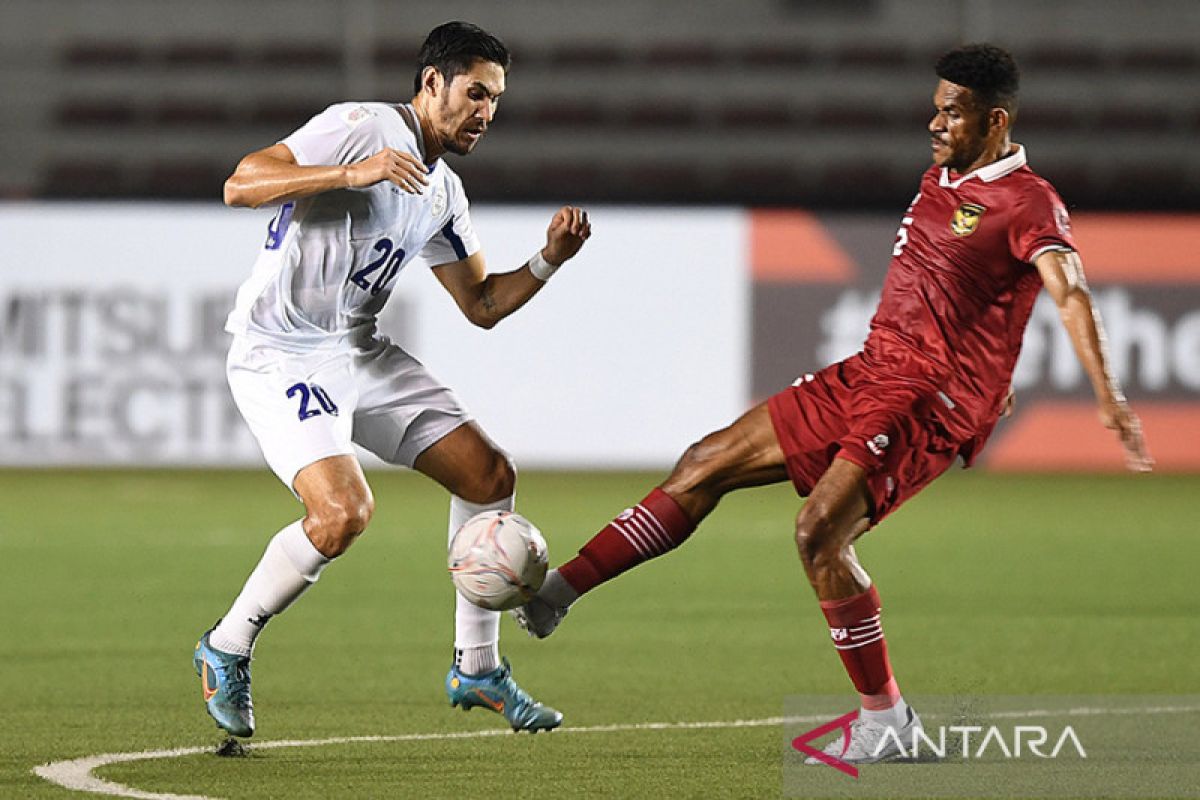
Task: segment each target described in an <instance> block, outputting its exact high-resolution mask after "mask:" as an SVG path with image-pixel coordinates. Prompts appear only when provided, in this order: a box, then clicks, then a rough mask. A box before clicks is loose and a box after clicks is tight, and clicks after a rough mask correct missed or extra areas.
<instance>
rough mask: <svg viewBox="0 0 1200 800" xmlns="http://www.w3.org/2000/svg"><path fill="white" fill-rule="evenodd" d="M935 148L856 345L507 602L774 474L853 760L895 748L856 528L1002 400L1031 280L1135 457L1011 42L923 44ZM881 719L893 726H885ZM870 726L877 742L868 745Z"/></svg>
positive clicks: (992, 415) (1145, 458)
mask: <svg viewBox="0 0 1200 800" xmlns="http://www.w3.org/2000/svg"><path fill="white" fill-rule="evenodd" d="M936 72H937V75H938V77H939V79H940V80H939V82H938V84H937V88H936V90H935V92H934V96H933V104H934V115H933V119H932V120H931V121H930V123H929V131H930V133H931V134H932V142H931V147H932V151H933V165H932V166H931V167H930V168H929V170H928V171H926V173H925V174H924V176H923V177H922V179H921V185H920V191H919V192H918V193H917V195H916V197H915V198H914V199H913V202H912V204H911V205H910V206H909V208H908V210H907V211H906V212H905V214H904V217H903V219H902V220H901V223H900V229H899V231H898V232H897V235H896V241H895V245H894V247H893V249H892V260H891V264H890V266H889V269H888V273H887V278H886V280H885V282H884V286H883V294H882V297H881V298H880V302H879V308H878V310H877V311H876V313H875V317H874V318H873V319H872V321H871V330H870V334H869V335H868V337H867V340H866V342H865V344H864V345H863V349H862V351H861V352H859V353H857V354H855V355H853V356H851V357H850V358H848V359H846V360H845V361H841V362H839V363H837V364H833V365H831V366H829V367H826V368H825V369H823V370H821V371H819V372H816V373H814V374H809V375H805V376H804V377H803V378H801V379H800V380H798V381H796V383H795V384H793V385H792V386H791V387H790V388H788V389H785V390H784V391H782V392H780V393H779V394H776V395H775V396H773V397H771V398H770V399H769V400H767V402H765V403H762V404H760V405H758V406H756V407H755V408H753V409H751V410H750V411H749V412H747V413H746V414H745V415H744V416H742V417H741V418H740V419H738V420H737V421H736V422H734V423H733V424H732V425H731V426H729V427H728V428H725V429H724V430H720V431H717V432H715V433H712V434H710V435H708V436H706V437H704V438H703V439H701V440H700V441H699V442H697V443H696V444H693V445H692V446H691V447H690V448H688V450H687V451H686V452H685V453H684V454H683V457H682V458H681V459H680V461H679V463H678V464H677V465H676V466H675V468H674V470H673V471H672V473H671V475H670V476H669V477H668V478H667V479H666V481H665V482H663V483H662V484H661V485H660V486H659V487H658V488H656V489H654V491H652V492H651V493H650V494H649V495H647V496H646V497H645V498H644V499H642V500H641V501H640V502H639V503H637V504H636V505H634V506H633V507H632V508H629V509H626V510H625V511H623V512H622V513H621V514H620V515H619V516H618V517H617V518H616V519H615V520H613V521H612V522H611V523H610V524H609V525H608V526H606V527H605V528H604V529H603V530H602V531H600V532H599V533H598V534H596V536H594V537H593V538H592V539H591V541H589V542H588V543H587V544H585V545H584V546H583V548H582V550H580V552H579V555H578V556H577V557H575V558H574V559H573V560H571V561H569V562H567V563H566V564H564V565H562V566H561V567H560V568H559V569H557V570H554V571H552V572H551V573H550V574H549V575H548V576H547V579H546V583H545V585H544V586H543V587H542V589H541V590H540V591H539V592H538V594H537V595H536V596H535V597H534V598H533V599H532V600H531V601H530V602H529V603H528V604H526V605H524V606H522V607H521V608H519V609H517V610H516V611H515V616H516V617H517V620H518V622H520V623H521V625H522V626H523V627H525V628H526V629H527V630H528V631H530V632H531V633H532V634H534V635H535V636H538V637H545V636H548V635H549V634H550V633H551V632H552V631H553V630H554V629H555V628H556V627H557V625H558V624H559V622H561V620H562V618H563V616H564V615H565V614H566V612H567V609H568V607H569V606H570V605H571V604H572V603H573V602H575V601H576V600H577V599H578V598H579V596H580V595H583V594H585V593H586V592H588V591H591V590H592V589H594V588H595V587H596V586H598V585H599V584H601V583H603V582H605V581H608V580H611V579H612V578H614V577H616V576H617V575H619V574H621V573H622V572H625V571H626V570H628V569H630V568H632V567H634V566H636V565H638V564H640V563H642V562H643V561H647V560H649V559H651V558H654V557H656V556H660V555H663V554H664V553H666V552H668V551H669V550H671V549H673V548H675V547H677V546H678V545H680V544H681V543H683V541H684V540H685V539H687V537H688V536H689V535H690V534H691V532H692V531H693V530H694V529H695V527H696V525H697V524H698V523H699V522H700V521H701V520H702V519H704V517H705V516H706V515H707V514H708V513H709V512H710V511H712V510H713V508H714V507H715V506H716V504H717V502H718V501H719V500H720V498H721V497H722V496H723V495H724V494H725V493H727V492H730V491H732V490H734V489H739V488H742V487H747V486H759V485H763V484H769V483H775V482H779V481H783V480H787V479H790V480H791V481H792V483H793V484H794V485H795V487H796V490H797V492H798V493H799V494H800V495H802V496H806V497H807V498H808V500H807V502H806V503H805V504H804V506H803V508H802V509H801V510H800V513H799V515H798V516H797V518H796V528H795V531H796V533H795V535H796V545H797V548H798V549H799V554H800V560H801V562H802V563H803V565H804V570H805V573H806V574H807V576H808V580H809V582H810V583H811V584H812V587H813V589H814V590H815V591H816V594H817V599H818V600H819V602H820V606H821V611H822V612H823V613H824V615H825V617H826V619H827V620H828V622H829V628H830V633H831V636H832V639H833V644H834V647H835V648H836V649H837V651H838V654H839V655H840V656H841V659H842V662H843V665H844V666H845V669H846V671H847V672H848V673H849V676H850V679H851V680H852V681H853V683H854V686H855V688H856V689H857V690H858V692H859V694H860V696H861V701H862V709H861V711H860V713H859V717H858V720H857V722H856V723H855V724H854V725H853V726H852V728H851V732H850V737H849V741H842V740H841V739H839V740H837V741H835V742H833V743H831V744H830V745H829V747H828V748H827V752H829V753H830V754H832V755H835V756H838V757H840V758H841V759H842V760H844V761H848V762H851V763H860V764H861V763H870V762H872V761H879V760H884V759H886V758H888V757H892V756H895V755H897V753H896V752H895V747H894V744H889V742H891V743H894V742H895V740H896V739H897V738H899V739H900V740H904V741H906V740H908V738H909V736H910V735H911V732H912V730H913V728H914V727H919V726H920V720H919V718H917V716H916V715H915V713H914V712H913V711H912V709H911V708H909V706H908V705H907V704H906V703H905V702H904V699H903V697H902V696H901V694H900V689H899V687H898V686H897V683H896V679H895V677H894V676H893V674H892V668H891V664H890V662H889V660H888V654H887V646H886V643H885V640H884V634H883V627H882V623H881V620H880V600H879V592H878V591H877V590H876V587H875V586H874V585H872V583H871V578H870V577H869V576H868V575H867V573H866V571H865V570H864V569H863V568H862V566H861V565H860V564H859V562H858V559H857V557H856V556H855V552H854V542H855V540H856V539H857V538H858V537H859V536H861V535H862V534H864V533H866V531H867V530H869V529H870V528H871V527H872V526H874V525H876V524H878V523H879V522H880V520H882V519H883V518H884V517H886V516H887V515H888V514H890V513H891V512H893V511H894V510H896V509H897V508H898V507H899V506H900V504H901V503H903V502H904V501H905V500H907V499H908V498H910V497H912V496H913V495H914V494H916V493H917V492H919V491H920V490H921V489H922V488H924V487H925V486H926V485H928V484H929V482H930V481H932V480H933V479H934V478H936V477H937V476H938V475H940V474H941V473H942V472H944V471H945V470H946V469H947V468H949V467H950V465H951V464H952V463H953V462H954V460H955V459H957V458H962V459H963V462H964V464H965V465H970V464H971V462H972V461H973V460H974V459H975V457H976V455H978V453H979V451H980V449H981V448H982V447H983V445H984V443H985V442H986V441H987V439H988V436H989V434H990V433H991V431H992V429H993V427H994V426H995V425H996V421H997V419H998V418H999V417H1000V416H1001V414H1002V413H1003V411H1004V410H1005V408H1006V406H1007V405H1008V403H1009V401H1010V381H1011V377H1012V372H1013V367H1014V366H1015V364H1016V361H1017V355H1018V353H1019V351H1020V348H1021V338H1022V334H1023V333H1024V330H1025V325H1026V323H1027V322H1028V320H1029V315H1030V312H1031V311H1032V309H1033V304H1034V300H1035V299H1036V297H1037V294H1038V291H1039V290H1040V289H1041V288H1042V287H1043V286H1045V288H1046V290H1047V292H1048V293H1049V294H1050V297H1051V298H1052V299H1053V300H1054V302H1055V304H1056V305H1057V307H1058V310H1059V313H1060V315H1061V318H1062V322H1063V324H1064V326H1065V327H1066V330H1067V333H1068V334H1069V335H1070V338H1071V341H1072V343H1073V344H1074V346H1075V350H1076V353H1077V355H1078V357H1079V359H1080V361H1081V362H1082V364H1083V367H1084V369H1085V370H1086V372H1087V375H1088V377H1089V379H1090V380H1091V384H1092V388H1093V390H1094V393H1095V396H1096V401H1097V403H1098V406H1099V415H1100V421H1101V423H1102V424H1104V425H1105V426H1106V427H1108V428H1110V429H1112V430H1113V431H1115V432H1116V434H1117V436H1118V437H1119V439H1120V442H1121V444H1122V445H1123V446H1124V449H1125V456H1126V461H1127V465H1128V467H1129V468H1130V469H1132V470H1135V471H1145V470H1148V469H1150V466H1151V464H1152V461H1151V459H1150V456H1149V454H1148V452H1147V450H1146V446H1145V444H1144V442H1143V439H1142V433H1141V426H1140V423H1139V422H1138V419H1137V417H1136V416H1135V415H1134V414H1133V412H1132V411H1131V410H1130V409H1129V406H1128V405H1127V404H1126V402H1125V398H1124V396H1123V395H1122V393H1121V389H1120V386H1119V384H1118V382H1117V379H1116V376H1115V375H1113V373H1112V371H1111V369H1110V366H1109V359H1108V357H1107V355H1106V353H1105V344H1104V342H1105V340H1104V334H1103V329H1102V327H1101V323H1100V318H1099V316H1098V315H1097V313H1096V310H1095V309H1094V308H1093V306H1092V302H1091V297H1090V294H1089V291H1088V286H1087V283H1086V281H1085V280H1084V276H1083V268H1082V265H1081V262H1080V259H1079V256H1078V255H1077V253H1076V252H1075V244H1074V242H1073V241H1072V239H1071V230H1070V224H1069V221H1068V218H1067V212H1066V209H1065V208H1064V207H1063V203H1062V201H1061V200H1060V199H1059V197H1058V194H1057V193H1056V192H1055V191H1054V189H1053V187H1051V186H1050V184H1049V183H1047V182H1046V181H1045V180H1043V179H1042V178H1040V177H1038V176H1037V175H1036V174H1035V173H1034V172H1033V171H1032V170H1031V169H1030V168H1029V166H1028V165H1027V164H1026V156H1025V150H1024V148H1023V147H1021V146H1020V145H1018V144H1014V143H1012V142H1011V141H1010V139H1009V129H1010V127H1011V124H1012V121H1013V118H1014V116H1015V114H1016V106H1017V102H1016V97H1017V85H1018V72H1017V67H1016V64H1015V63H1014V61H1013V59H1012V56H1010V55H1009V54H1008V53H1007V52H1005V51H1004V50H1001V49H1000V48H998V47H994V46H991V45H968V46H965V47H960V48H957V49H955V50H952V51H950V52H949V53H946V54H945V55H944V56H942V58H941V59H940V60H939V61H938V62H937V65H936ZM889 729H891V730H892V731H893V732H894V733H896V734H898V737H897V736H887V735H886V734H887V733H888V730H889ZM881 743H883V744H884V746H883V747H882V748H880V747H879V745H880V744H881Z"/></svg>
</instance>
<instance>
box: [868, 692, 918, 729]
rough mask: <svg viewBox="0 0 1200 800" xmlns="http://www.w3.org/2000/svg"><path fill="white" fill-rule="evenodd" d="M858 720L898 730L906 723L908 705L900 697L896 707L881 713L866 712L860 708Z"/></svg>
mask: <svg viewBox="0 0 1200 800" xmlns="http://www.w3.org/2000/svg"><path fill="white" fill-rule="evenodd" d="M858 718H859V719H861V720H863V721H864V722H874V723H876V724H878V725H884V726H886V727H888V728H895V729H896V730H899V729H900V728H903V727H904V723H906V722H908V703H906V702H904V698H903V697H901V698H900V699H899V700H897V701H896V705H894V706H892V707H891V708H886V709H884V710H883V711H868V710H867V709H865V708H860V709H859V711H858Z"/></svg>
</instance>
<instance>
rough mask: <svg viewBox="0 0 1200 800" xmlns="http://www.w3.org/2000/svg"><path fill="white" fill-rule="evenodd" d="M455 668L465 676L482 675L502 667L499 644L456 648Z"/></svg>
mask: <svg viewBox="0 0 1200 800" xmlns="http://www.w3.org/2000/svg"><path fill="white" fill-rule="evenodd" d="M454 666H456V667H458V671H459V672H461V673H462V674H463V675H471V676H475V675H482V674H484V673H485V672H491V671H492V670H494V669H495V668H496V667H498V666H500V647H499V646H498V643H497V642H492V643H491V644H485V645H480V646H479V647H456V648H454Z"/></svg>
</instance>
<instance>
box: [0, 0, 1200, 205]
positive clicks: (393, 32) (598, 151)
mask: <svg viewBox="0 0 1200 800" xmlns="http://www.w3.org/2000/svg"><path fill="white" fill-rule="evenodd" d="M0 15H2V23H0V72H2V74H3V80H2V83H0V103H2V104H3V108H4V110H5V112H6V113H5V114H4V118H3V121H2V122H0V125H3V131H2V136H0V155H2V161H3V173H2V174H0V195H3V196H7V197H10V198H24V197H106V198H108V197H113V198H121V197H183V198H216V197H218V196H219V194H220V188H219V187H220V183H221V180H222V179H223V177H224V176H225V175H226V174H227V173H228V172H229V170H230V169H231V168H232V166H233V165H234V164H235V163H236V161H237V159H238V158H239V157H240V156H241V155H242V154H244V153H245V152H247V151H249V150H251V149H254V148H256V147H259V146H262V145H263V144H265V143H269V142H272V141H275V140H276V138H278V137H279V136H281V135H283V134H284V133H286V132H287V131H289V130H291V129H292V128H294V127H295V126H297V125H299V124H300V123H302V122H303V121H304V120H305V119H307V118H308V117H309V116H311V115H312V113H313V112H314V111H316V110H318V109H320V108H323V107H324V106H325V105H327V104H329V103H330V102H333V101H335V100H342V99H348V98H354V99H393V100H397V101H399V100H407V99H408V98H409V97H410V96H411V85H412V78H413V73H414V68H413V61H414V56H415V51H416V48H417V47H418V45H419V43H420V40H421V38H422V37H423V36H424V34H425V33H426V32H427V31H428V30H429V29H430V28H431V27H433V26H434V25H436V24H438V23H440V22H444V21H446V20H447V19H454V18H461V19H468V20H472V21H475V22H477V23H479V24H481V25H483V26H484V27H486V28H488V29H489V30H492V31H494V32H495V33H496V34H497V35H499V36H500V37H501V38H503V39H504V40H505V41H506V42H507V43H508V44H509V46H510V47H511V49H512V51H513V53H514V67H513V71H512V74H511V80H510V89H509V91H508V93H507V94H506V96H505V98H504V102H503V103H502V104H501V110H500V116H499V122H500V124H498V125H497V126H496V127H495V129H494V131H493V132H492V133H491V134H490V135H489V141H488V149H487V155H486V157H480V158H474V159H469V160H467V161H464V162H462V164H461V167H462V169H461V171H462V173H463V175H464V177H465V178H467V179H468V183H469V185H470V187H471V191H472V195H473V197H474V198H475V199H476V200H477V201H478V200H485V201H502V202H512V201H521V202H524V201H538V200H542V199H545V198H551V197H552V198H560V197H574V198H580V199H587V200H592V201H596V200H608V201H616V202H623V203H624V202H634V203H644V202H664V201H665V202H671V203H713V202H716V203H739V204H750V205H763V204H782V205H809V206H812V205H816V206H820V207H832V206H840V207H853V208H862V207H864V206H870V207H877V208H885V209H887V210H892V209H894V208H895V206H896V205H897V204H903V203H906V202H907V200H908V198H910V197H911V194H912V190H913V186H914V184H915V175H916V173H917V172H918V171H919V170H920V168H921V167H922V166H923V165H924V164H925V162H926V155H927V153H926V150H925V141H926V139H925V133H924V125H925V123H926V121H927V120H928V118H929V114H930V107H931V104H930V96H931V93H932V88H933V75H932V71H931V64H932V62H933V60H934V59H935V58H936V56H937V55H938V54H939V53H940V52H942V51H943V50H945V49H946V48H947V47H950V46H952V45H954V44H956V43H960V42H962V41H966V40H981V39H988V40H992V41H995V42H997V43H1000V44H1003V45H1005V46H1007V47H1009V48H1010V49H1012V50H1013V51H1014V53H1015V54H1016V55H1017V57H1018V59H1019V62H1020V64H1021V65H1022V68H1023V72H1024V86H1023V99H1022V109H1021V112H1020V116H1019V121H1018V124H1017V131H1018V134H1019V137H1020V139H1021V140H1023V141H1024V142H1025V143H1026V144H1027V145H1029V147H1030V153H1031V157H1032V159H1033V160H1034V163H1035V165H1036V166H1037V167H1038V168H1039V169H1040V170H1041V171H1042V172H1043V173H1045V175H1046V176H1047V177H1048V178H1050V179H1051V180H1052V181H1053V182H1054V183H1055V184H1056V185H1057V186H1058V187H1059V188H1060V190H1061V191H1062V193H1063V194H1064V196H1065V197H1066V198H1067V200H1068V202H1069V203H1071V204H1072V205H1073V206H1076V207H1085V208H1105V209H1113V208H1135V209H1144V208H1182V207H1194V206H1196V205H1197V204H1200V188H1198V187H1200V163H1198V160H1197V159H1196V158H1195V157H1194V156H1192V148H1193V147H1194V142H1195V141H1196V140H1197V138H1200V90H1198V89H1197V86H1200V3H1196V2H1194V0H1143V2H1137V3H1134V2H1128V1H1127V0H1059V1H1058V2H1052V3H1051V2H1045V1H1044V0H825V1H824V2H818V1H817V0H707V2H704V1H699V2H698V1H697V0H655V2H645V0H605V2H575V1H573V0H514V1H513V2H504V3H498V2H492V1H491V0H462V1H460V2H426V1H424V0H407V1H405V2H399V1H396V2H387V1H386V0H341V1H340V2H338V1H331V0H287V2H283V1H282V0H255V1H254V2H245V1H244V0H204V1H203V2H196V1H189V2H181V1H180V0H50V1H49V2H48V1H47V0H5V2H4V3H3V4H2V6H0Z"/></svg>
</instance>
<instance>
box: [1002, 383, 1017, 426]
mask: <svg viewBox="0 0 1200 800" xmlns="http://www.w3.org/2000/svg"><path fill="white" fill-rule="evenodd" d="M1016 410H1017V390H1016V389H1014V388H1013V387H1012V384H1011V383H1010V384H1009V385H1008V394H1006V395H1004V402H1003V403H1001V404H1000V416H1002V417H1006V418H1007V417H1011V416H1012V415H1013V412H1014V411H1016Z"/></svg>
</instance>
